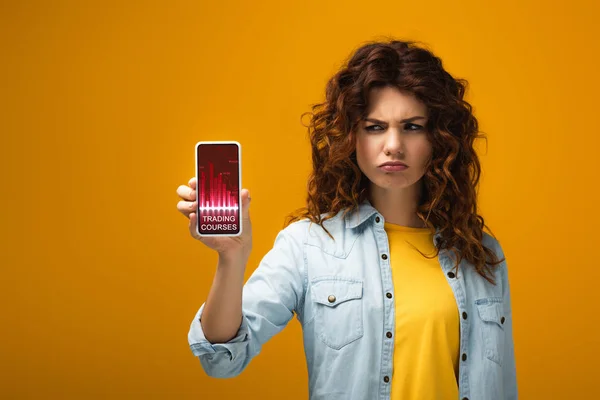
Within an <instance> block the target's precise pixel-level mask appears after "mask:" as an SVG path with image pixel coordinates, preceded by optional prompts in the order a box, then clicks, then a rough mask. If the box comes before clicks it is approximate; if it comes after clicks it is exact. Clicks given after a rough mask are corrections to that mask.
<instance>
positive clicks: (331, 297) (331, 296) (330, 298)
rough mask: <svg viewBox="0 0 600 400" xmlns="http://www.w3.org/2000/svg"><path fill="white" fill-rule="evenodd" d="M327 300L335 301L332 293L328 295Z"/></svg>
mask: <svg viewBox="0 0 600 400" xmlns="http://www.w3.org/2000/svg"><path fill="white" fill-rule="evenodd" d="M327 300H329V302H330V303H335V296H334V295H330V296H329V297H328V298H327Z"/></svg>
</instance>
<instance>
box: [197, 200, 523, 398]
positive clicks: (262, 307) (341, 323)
mask: <svg viewBox="0 0 600 400" xmlns="http://www.w3.org/2000/svg"><path fill="white" fill-rule="evenodd" d="M342 214H343V213H342V212H341V211H340V213H338V214H337V215H335V216H334V217H333V218H331V219H329V220H327V221H325V222H324V225H325V227H326V228H327V230H328V231H329V232H330V233H331V235H332V236H333V237H334V238H335V240H333V239H331V238H330V237H329V236H328V235H327V233H326V232H325V231H324V230H323V229H322V228H321V227H320V226H319V225H318V224H315V223H311V222H310V221H308V220H302V221H296V222H294V223H292V224H290V225H288V226H287V227H286V228H284V229H283V230H281V231H280V232H279V233H278V234H277V237H276V238H275V243H274V245H273V248H272V249H271V250H269V252H268V253H267V254H266V255H265V256H264V257H263V258H262V260H261V261H260V263H259V265H258V267H257V268H256V269H255V270H254V271H253V273H252V274H251V276H250V277H249V279H248V281H247V282H246V283H245V285H244V288H243V292H242V314H243V318H242V323H241V326H240V327H239V330H238V332H237V334H236V336H235V337H234V338H233V339H231V340H230V341H229V342H227V343H210V342H209V341H207V339H206V338H205V336H204V333H203V331H202V325H201V322H200V321H201V318H202V311H203V309H204V304H202V305H201V307H200V309H199V310H198V312H197V313H196V315H195V317H194V319H193V321H192V323H191V326H190V330H189V333H188V342H189V345H190V348H191V350H192V352H193V354H194V355H195V356H197V357H198V358H199V359H200V363H201V365H202V368H203V369H204V371H205V372H206V373H207V374H208V375H209V376H213V377H220V378H227V377H233V376H236V375H238V374H240V373H241V372H242V371H243V370H244V368H245V367H246V366H247V365H248V363H249V362H250V361H251V360H252V358H253V357H255V356H256V355H257V354H258V353H259V352H260V351H261V348H262V346H263V345H264V344H265V343H266V342H267V341H268V340H269V339H270V338H271V337H273V335H275V334H277V333H278V332H280V331H281V330H282V329H283V328H284V327H285V326H286V325H287V324H288V322H289V321H290V320H291V319H292V318H293V316H294V315H296V317H297V319H298V321H299V322H300V324H301V326H302V332H303V343H304V352H305V356H306V365H307V369H308V384H309V398H310V399H311V400H321V399H322V400H338V399H339V400H342V399H344V400H348V399H365V400H367V399H368V400H373V399H378V400H387V399H389V398H390V388H391V384H392V367H393V354H394V340H393V339H390V338H387V336H386V332H388V331H392V332H393V331H394V329H395V310H394V303H395V302H394V296H395V292H394V286H393V282H392V273H391V269H390V257H389V252H390V248H389V242H388V237H387V233H386V231H385V229H384V222H385V220H384V218H383V216H382V215H381V214H380V213H379V212H378V211H377V210H376V209H375V208H374V207H373V206H372V205H371V204H370V203H369V201H364V202H363V203H362V204H360V206H359V207H358V208H357V209H355V210H354V211H352V212H350V213H347V214H346V215H342ZM438 238H439V230H438V231H436V232H435V233H434V235H433V240H434V245H435V244H437V240H438ZM483 245H484V246H486V247H488V248H490V249H492V250H493V251H494V252H495V253H496V254H497V255H498V257H499V258H500V259H503V258H504V253H503V251H502V248H501V246H500V244H499V243H498V241H497V240H496V239H494V238H493V237H492V236H491V235H488V234H487V233H484V237H483ZM454 257H455V255H454V253H452V252H450V251H448V250H442V251H440V253H439V256H438V259H439V264H440V268H441V269H442V271H443V273H444V275H445V276H446V280H447V282H448V285H450V287H451V289H452V292H453V293H454V298H455V300H456V306H457V310H458V313H459V316H460V354H459V373H458V377H457V383H458V386H459V399H470V400H496V399H498V400H500V399H516V398H517V382H516V371H515V357H514V346H513V336H512V309H511V299H510V289H509V281H508V275H507V266H506V261H504V262H502V263H501V264H500V265H499V266H498V267H496V269H495V270H494V271H495V272H494V276H495V280H496V285H493V284H491V283H490V282H488V281H487V280H486V279H484V278H483V277H482V276H481V275H479V274H478V273H477V272H476V271H475V269H474V268H473V267H472V265H469V264H468V263H467V261H464V260H463V261H461V263H460V265H459V269H458V271H457V272H458V273H455V272H454V271H455V270H454V269H453V267H454V260H455V258H454Z"/></svg>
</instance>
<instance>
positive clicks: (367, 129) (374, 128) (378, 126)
mask: <svg viewBox="0 0 600 400" xmlns="http://www.w3.org/2000/svg"><path fill="white" fill-rule="evenodd" d="M376 128H380V129H376ZM365 130H366V131H367V132H373V131H379V130H383V128H382V127H381V125H369V126H365Z"/></svg>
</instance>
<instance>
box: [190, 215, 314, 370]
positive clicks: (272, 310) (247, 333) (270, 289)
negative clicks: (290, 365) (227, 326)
mask: <svg viewBox="0 0 600 400" xmlns="http://www.w3.org/2000/svg"><path fill="white" fill-rule="evenodd" d="M288 228H290V227H288ZM303 302H304V257H303V253H302V244H301V243H299V241H298V240H297V238H295V237H294V236H293V235H292V234H290V232H289V229H287V228H286V229H284V230H282V231H280V232H279V234H278V235H277V237H276V238H275V243H274V245H273V248H272V249H271V250H270V251H269V252H268V253H267V254H266V255H265V256H264V257H263V258H262V260H261V261H260V263H259V265H258V267H257V268H256V270H255V271H254V272H253V273H252V275H251V276H250V278H249V279H248V281H247V282H246V284H245V285H244V288H243V291H242V323H241V325H240V327H239V329H238V332H237V334H236V336H235V337H234V338H233V339H231V340H230V341H228V342H227V343H210V342H209V341H208V340H207V339H206V337H205V336H204V332H203V331H202V325H201V323H200V321H201V319H202V312H203V310H204V306H205V304H202V306H201V307H200V309H199V310H198V312H197V313H196V315H195V317H194V319H193V321H192V323H191V326H190V330H189V333H188V343H189V345H190V348H191V350H192V353H193V354H194V356H196V357H198V358H199V359H200V364H201V365H202V368H203V369H204V371H205V372H206V373H207V374H208V375H209V376H213V377H218V378H229V377H234V376H237V375H239V374H240V373H241V372H242V371H243V370H244V369H245V368H246V366H247V365H248V364H249V363H250V361H251V360H252V358H253V357H254V356H256V355H257V354H258V353H259V352H260V350H261V348H262V346H263V344H265V343H266V342H267V341H268V340H269V339H270V338H271V337H273V336H274V335H275V334H277V333H279V332H280V331H281V330H282V329H283V328H284V327H285V326H286V325H287V324H288V322H289V321H290V320H291V319H292V317H293V314H294V311H296V312H298V311H297V310H299V309H301V304H302V303H303Z"/></svg>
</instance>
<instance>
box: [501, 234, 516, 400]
mask: <svg viewBox="0 0 600 400" xmlns="http://www.w3.org/2000/svg"><path fill="white" fill-rule="evenodd" d="M498 247H499V257H500V259H502V258H504V252H503V251H502V248H501V247H500V245H498ZM502 268H503V269H502V295H503V299H504V301H503V303H504V318H505V320H506V322H505V324H504V334H505V335H506V336H505V340H504V359H503V362H502V368H503V371H502V375H503V377H504V398H505V399H507V400H516V399H517V372H516V364H515V346H514V340H513V329H512V326H513V323H512V322H513V313H512V305H511V298H510V282H509V279H508V269H507V264H506V261H504V262H503V263H502Z"/></svg>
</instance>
